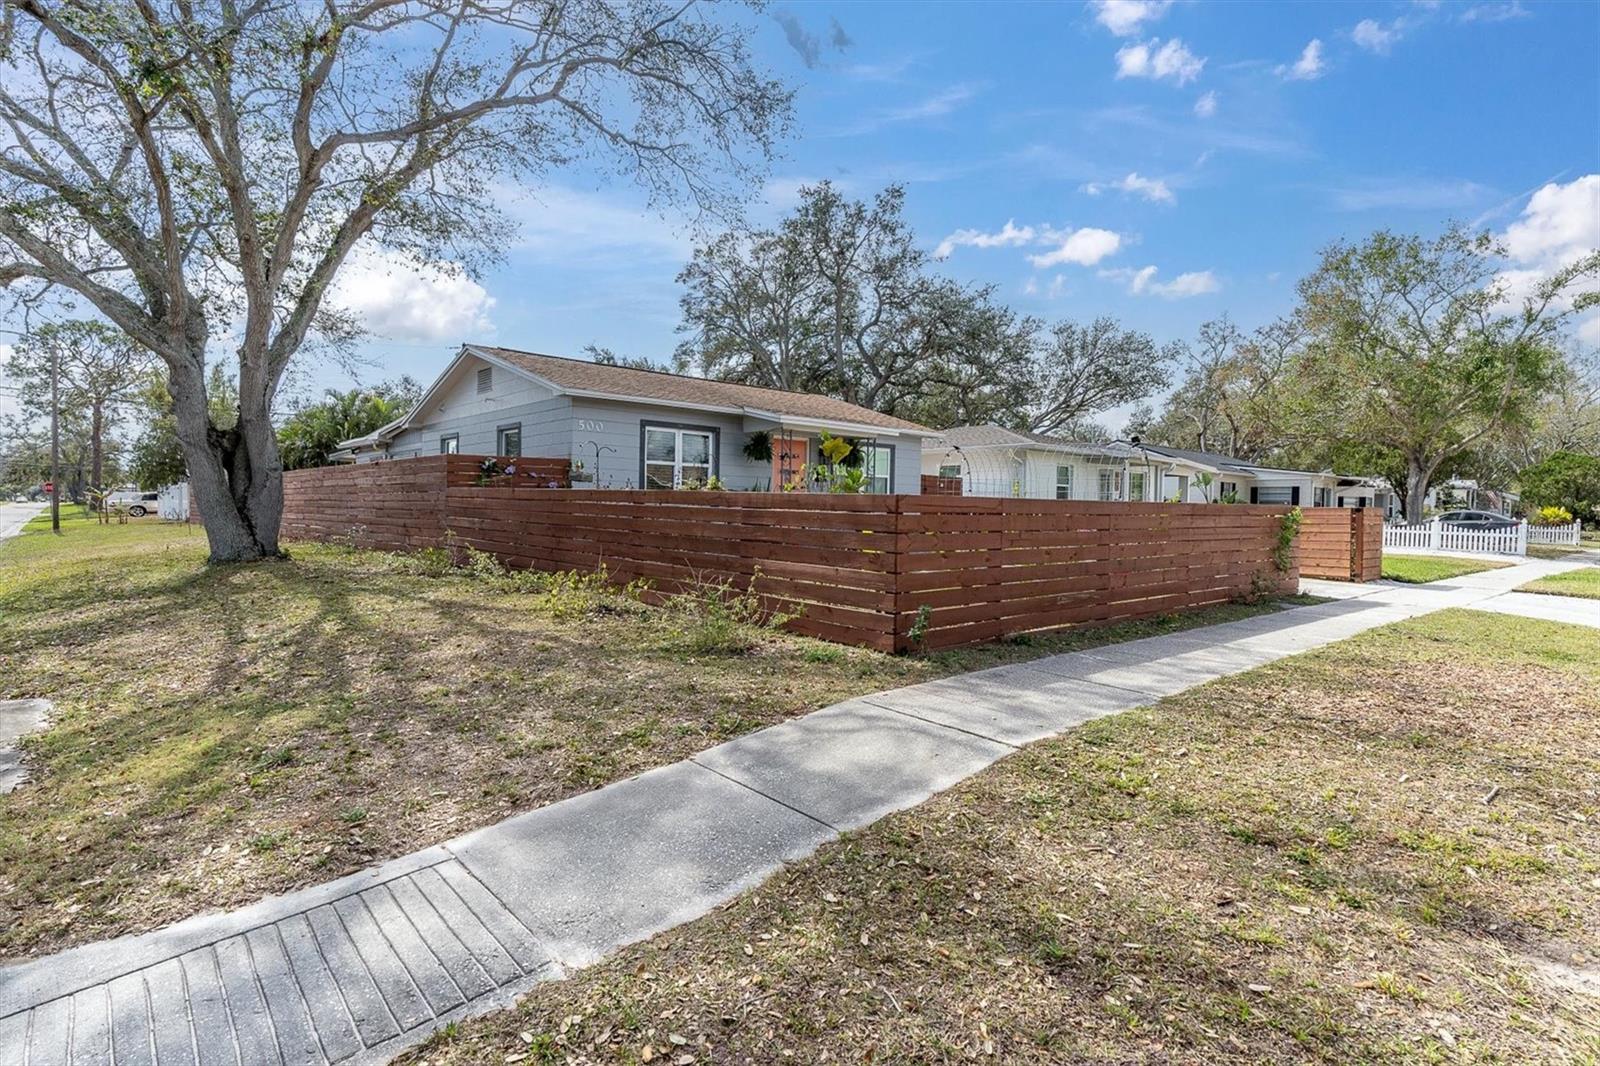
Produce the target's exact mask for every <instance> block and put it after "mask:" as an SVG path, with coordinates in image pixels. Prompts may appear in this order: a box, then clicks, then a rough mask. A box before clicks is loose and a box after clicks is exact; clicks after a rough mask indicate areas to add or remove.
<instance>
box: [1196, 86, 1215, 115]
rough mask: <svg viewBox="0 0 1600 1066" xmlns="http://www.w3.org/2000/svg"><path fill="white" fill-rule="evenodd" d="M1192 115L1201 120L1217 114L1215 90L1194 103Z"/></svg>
mask: <svg viewBox="0 0 1600 1066" xmlns="http://www.w3.org/2000/svg"><path fill="white" fill-rule="evenodd" d="M1194 113H1195V114H1196V115H1199V116H1200V117H1201V118H1210V117H1211V116H1212V115H1215V114H1216V113H1217V93H1216V90H1215V89H1213V90H1212V91H1211V92H1208V93H1206V94H1205V95H1203V96H1201V97H1200V99H1198V100H1196V101H1195V102H1194Z"/></svg>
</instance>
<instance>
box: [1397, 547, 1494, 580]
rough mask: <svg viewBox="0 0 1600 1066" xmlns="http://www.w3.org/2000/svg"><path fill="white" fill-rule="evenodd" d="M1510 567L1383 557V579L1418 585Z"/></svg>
mask: <svg viewBox="0 0 1600 1066" xmlns="http://www.w3.org/2000/svg"><path fill="white" fill-rule="evenodd" d="M1511 565H1512V564H1511V563H1492V562H1489V561H1487V560H1485V559H1461V558H1456V557H1454V556H1448V555H1390V554H1389V553H1388V552H1384V553H1383V576H1384V577H1386V578H1388V579H1389V580H1390V581H1404V582H1407V583H1408V584H1413V585H1419V584H1423V583H1425V582H1428V581H1443V580H1445V579H1446V578H1452V577H1463V576H1465V575H1467V574H1479V573H1482V572H1483V571H1485V570H1499V569H1500V568H1502V567H1506V566H1511Z"/></svg>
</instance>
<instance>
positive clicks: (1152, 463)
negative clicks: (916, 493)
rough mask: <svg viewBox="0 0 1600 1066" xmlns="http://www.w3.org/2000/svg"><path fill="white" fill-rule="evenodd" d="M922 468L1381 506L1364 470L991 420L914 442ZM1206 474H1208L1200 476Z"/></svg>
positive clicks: (1035, 483)
mask: <svg viewBox="0 0 1600 1066" xmlns="http://www.w3.org/2000/svg"><path fill="white" fill-rule="evenodd" d="M922 472H923V473H924V474H934V475H938V476H941V477H947V478H956V477H959V478H960V479H961V486H962V492H963V493H964V494H965V495H969V496H1021V497H1026V498H1029V499H1047V500H1048V499H1056V500H1125V501H1147V502H1160V501H1164V500H1179V501H1182V502H1185V503H1215V502H1220V501H1223V500H1233V501H1235V502H1238V503H1291V504H1299V505H1301V506H1304V507H1372V506H1384V505H1385V504H1386V502H1387V491H1386V490H1385V489H1383V488H1381V487H1379V486H1377V485H1375V484H1374V482H1373V480H1372V479H1368V478H1359V477H1350V476H1346V475H1342V474H1333V473H1328V472H1320V473H1319V472H1314V471H1308V470H1279V469H1275V468H1272V467H1266V466H1260V465H1257V464H1254V463H1246V462H1243V461H1241V460H1238V459H1232V458H1230V457H1228V456H1224V455H1216V454H1214V453H1211V452H1197V451H1187V450H1184V449H1180V448H1165V447H1156V446H1152V445H1137V444H1134V443H1132V442H1131V441H1113V442H1110V443H1107V444H1093V443H1085V442H1081V441H1069V440H1063V439H1061V438H1059V437H1050V436H1046V435H1045V434H1042V433H1023V432H1019V431H1017V430H1011V429H1005V428H1003V427H1001V426H993V425H989V426H959V427H957V428H955V429H949V430H945V431H944V432H943V433H941V434H940V435H939V437H938V438H937V439H935V440H931V441H929V442H927V444H925V445H924V447H923V450H922ZM1208 478H1209V484H1206V481H1207V479H1208Z"/></svg>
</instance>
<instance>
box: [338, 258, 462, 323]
mask: <svg viewBox="0 0 1600 1066" xmlns="http://www.w3.org/2000/svg"><path fill="white" fill-rule="evenodd" d="M329 300H330V301H331V303H332V304H333V306H336V307H339V308H342V309H343V310H345V311H348V312H350V313H351V314H353V315H355V316H356V317H357V318H359V319H360V320H361V322H362V323H363V324H364V325H365V326H366V328H367V329H368V330H369V331H371V332H372V333H374V334H376V335H377V336H379V337H383V338H386V339H388V340H396V341H445V340H453V341H464V340H467V339H469V338H470V337H472V336H473V335H476V334H482V333H486V332H488V331H490V330H492V329H493V328H494V327H493V325H492V324H491V323H490V321H489V309H490V308H492V307H493V306H494V298H493V297H491V296H490V295H489V293H488V292H487V291H486V290H485V289H484V287H483V286H482V285H479V284H478V283H477V282H476V281H473V280H472V278H470V277H468V276H467V273H466V271H464V270H462V269H461V267H460V266H459V265H458V264H456V263H420V262H417V261H416V260H414V259H412V258H411V257H409V256H406V255H403V254H400V253H396V252H389V251H386V250H383V249H379V248H375V247H365V248H359V249H357V250H356V251H355V252H352V253H351V255H350V257H349V258H348V259H346V260H345V264H344V267H343V268H342V269H341V270H340V271H339V275H338V279H337V280H336V281H335V283H334V287H333V291H332V292H331V293H330V294H329Z"/></svg>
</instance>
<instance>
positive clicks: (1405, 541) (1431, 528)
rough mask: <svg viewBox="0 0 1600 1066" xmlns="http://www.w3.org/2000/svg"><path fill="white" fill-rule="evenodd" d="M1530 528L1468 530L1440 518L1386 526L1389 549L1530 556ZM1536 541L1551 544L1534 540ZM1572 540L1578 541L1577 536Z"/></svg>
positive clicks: (1524, 525) (1520, 525)
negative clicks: (1419, 522) (1405, 524)
mask: <svg viewBox="0 0 1600 1066" xmlns="http://www.w3.org/2000/svg"><path fill="white" fill-rule="evenodd" d="M1529 540H1530V529H1529V526H1528V523H1526V522H1519V523H1517V524H1516V525H1515V526H1512V527H1511V528H1509V529H1466V528H1463V527H1461V526H1453V525H1446V524H1445V523H1443V522H1440V521H1439V520H1438V519H1437V518H1435V519H1433V520H1432V521H1430V522H1423V523H1421V524H1420V525H1414V526H1393V525H1391V526H1384V527H1383V547H1384V550H1385V551H1407V550H1410V551H1435V552H1437V551H1446V552H1476V553H1479V554H1483V555H1519V556H1520V555H1527V554H1528V542H1529ZM1533 543H1535V544H1542V543H1549V542H1547V541H1540V540H1537V539H1534V540H1533ZM1570 543H1573V544H1576V543H1577V538H1576V536H1574V537H1573V539H1572V541H1571V542H1570Z"/></svg>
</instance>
